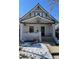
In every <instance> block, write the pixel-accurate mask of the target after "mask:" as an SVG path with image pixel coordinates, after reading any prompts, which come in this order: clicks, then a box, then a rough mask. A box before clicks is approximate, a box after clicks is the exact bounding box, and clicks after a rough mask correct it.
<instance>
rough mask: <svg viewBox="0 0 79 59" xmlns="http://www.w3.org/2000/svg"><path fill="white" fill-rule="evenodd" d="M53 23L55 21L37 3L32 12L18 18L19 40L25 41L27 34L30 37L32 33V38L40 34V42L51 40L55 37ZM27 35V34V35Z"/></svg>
mask: <svg viewBox="0 0 79 59" xmlns="http://www.w3.org/2000/svg"><path fill="white" fill-rule="evenodd" d="M55 22H56V19H55V18H54V17H52V16H51V15H50V14H49V13H48V12H47V11H46V10H45V9H44V8H43V7H42V6H41V5H40V4H39V3H38V4H37V5H36V6H35V7H34V8H33V9H32V10H30V11H29V12H28V13H26V14H25V15H24V16H23V17H21V18H20V39H24V40H26V39H27V37H28V36H29V34H31V35H32V33H33V35H34V36H36V35H37V34H36V35H35V33H38V34H39V33H40V34H39V35H38V36H40V38H39V39H40V41H42V40H44V39H41V38H47V37H51V38H53V37H54V36H55ZM24 33H26V35H24ZM27 33H29V34H28V35H27ZM24 37H25V38H24ZM29 37H31V36H29ZM30 39H31V38H30ZM30 39H28V40H30ZM32 39H35V38H32ZM37 39H38V38H37Z"/></svg>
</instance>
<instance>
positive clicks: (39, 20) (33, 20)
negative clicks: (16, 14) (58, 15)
mask: <svg viewBox="0 0 79 59" xmlns="http://www.w3.org/2000/svg"><path fill="white" fill-rule="evenodd" d="M21 22H24V23H42V24H43V23H54V21H52V20H50V19H46V18H42V17H40V16H39V15H38V16H36V17H32V18H30V19H27V20H24V21H21Z"/></svg>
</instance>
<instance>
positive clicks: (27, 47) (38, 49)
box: [20, 43, 53, 59]
mask: <svg viewBox="0 0 79 59" xmlns="http://www.w3.org/2000/svg"><path fill="white" fill-rule="evenodd" d="M20 59H53V58H52V55H51V54H50V52H49V50H48V49H47V47H46V46H45V45H44V44H43V43H36V44H32V45H31V44H30V43H26V44H23V45H22V46H20Z"/></svg>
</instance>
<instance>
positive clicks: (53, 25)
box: [52, 24, 55, 38]
mask: <svg viewBox="0 0 79 59" xmlns="http://www.w3.org/2000/svg"><path fill="white" fill-rule="evenodd" d="M52 27H53V29H52V30H53V33H52V36H53V38H55V24H52Z"/></svg>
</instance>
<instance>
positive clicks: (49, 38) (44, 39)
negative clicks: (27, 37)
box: [42, 37, 52, 42]
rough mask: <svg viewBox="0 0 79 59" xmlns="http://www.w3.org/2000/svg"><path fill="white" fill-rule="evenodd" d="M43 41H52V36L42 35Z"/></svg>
mask: <svg viewBox="0 0 79 59" xmlns="http://www.w3.org/2000/svg"><path fill="white" fill-rule="evenodd" d="M42 41H45V42H51V41H52V37H42Z"/></svg>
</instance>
